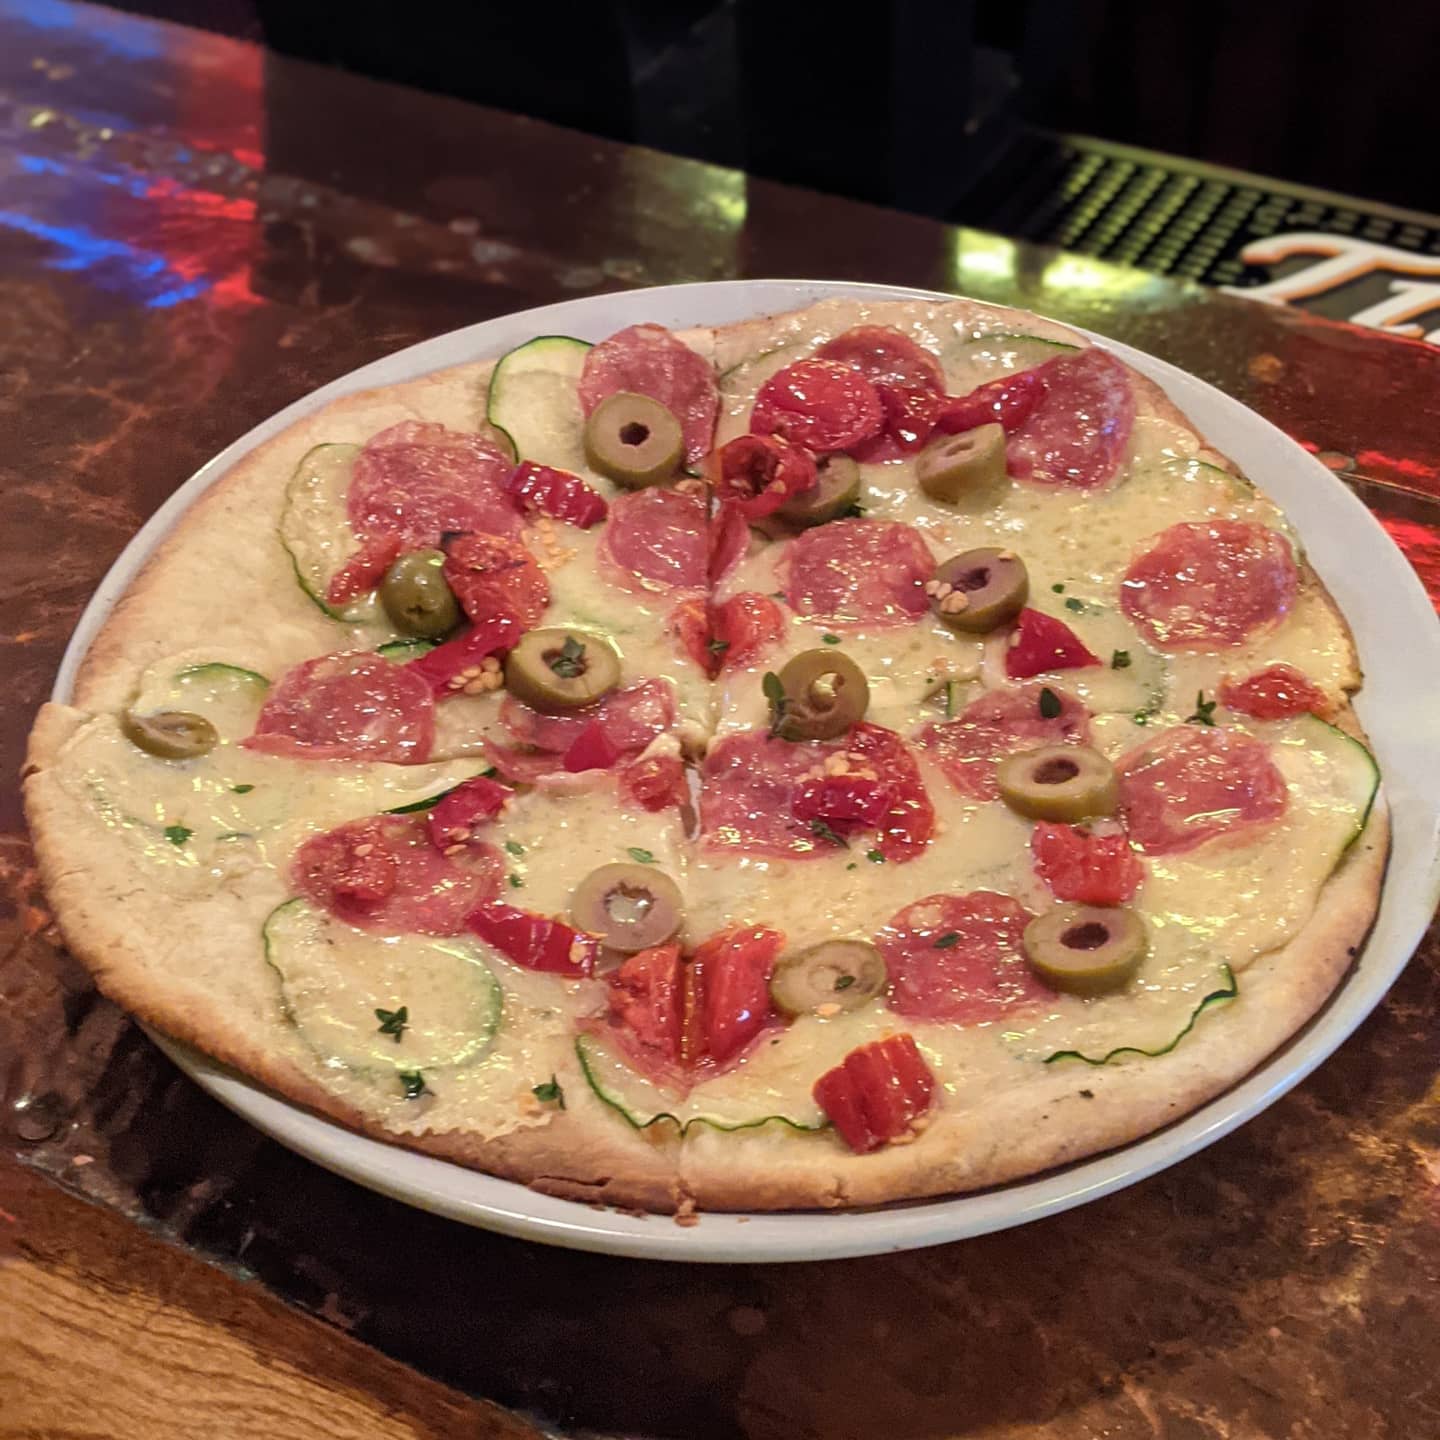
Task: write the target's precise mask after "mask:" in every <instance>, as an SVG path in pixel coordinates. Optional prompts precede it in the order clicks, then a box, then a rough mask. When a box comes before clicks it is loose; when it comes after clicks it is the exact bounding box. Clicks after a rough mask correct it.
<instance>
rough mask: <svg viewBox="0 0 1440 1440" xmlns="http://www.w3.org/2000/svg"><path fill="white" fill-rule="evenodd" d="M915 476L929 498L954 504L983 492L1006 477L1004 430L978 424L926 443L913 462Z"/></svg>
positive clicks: (994, 426)
mask: <svg viewBox="0 0 1440 1440" xmlns="http://www.w3.org/2000/svg"><path fill="white" fill-rule="evenodd" d="M915 478H916V480H918V481H919V483H920V488H921V489H922V490H923V491H924V492H925V493H926V494H927V495H928V496H929V497H930V498H931V499H932V500H940V501H943V502H944V503H945V504H947V505H954V504H956V503H958V502H959V501H961V500H963V499H965V498H966V497H967V496H971V495H977V494H983V493H985V492H986V491H988V490H990V489H992V488H993V487H995V486H997V485H999V484H1000V483H1001V481H1003V480H1004V479H1005V432H1004V430H1002V429H1001V428H1000V426H999V425H995V424H991V425H977V426H976V427H975V428H974V429H973V430H965V431H962V432H961V433H960V434H959V435H947V436H946V437H945V438H944V439H943V440H938V441H936V442H935V444H933V445H930V446H928V447H927V448H926V449H925V450H924V451H923V452H922V453H921V456H920V458H919V460H917V461H916V462H915Z"/></svg>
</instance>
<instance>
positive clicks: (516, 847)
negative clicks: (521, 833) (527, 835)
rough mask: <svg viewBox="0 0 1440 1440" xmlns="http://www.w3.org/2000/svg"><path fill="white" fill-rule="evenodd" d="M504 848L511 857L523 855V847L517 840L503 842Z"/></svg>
mask: <svg viewBox="0 0 1440 1440" xmlns="http://www.w3.org/2000/svg"><path fill="white" fill-rule="evenodd" d="M505 848H506V850H508V851H509V852H510V854H512V855H523V854H524V853H525V847H524V846H523V845H522V844H521V843H520V842H519V841H518V840H507V841H506V842H505Z"/></svg>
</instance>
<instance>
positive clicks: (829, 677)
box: [766, 649, 870, 740]
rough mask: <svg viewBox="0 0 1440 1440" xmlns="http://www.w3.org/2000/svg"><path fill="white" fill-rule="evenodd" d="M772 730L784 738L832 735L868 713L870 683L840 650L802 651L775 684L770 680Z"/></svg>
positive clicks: (810, 738) (782, 669)
mask: <svg viewBox="0 0 1440 1440" xmlns="http://www.w3.org/2000/svg"><path fill="white" fill-rule="evenodd" d="M766 698H767V699H769V701H770V722H771V730H772V732H773V733H774V734H776V735H778V736H780V738H781V739H782V740H833V739H834V738H835V737H836V736H837V735H843V734H844V733H845V732H846V731H847V730H848V729H849V728H850V727H851V726H852V725H858V724H859V723H860V721H861V720H863V719H864V718H865V710H866V707H867V706H868V705H869V704H870V685H869V682H868V681H867V680H866V679H865V673H864V671H862V670H861V669H860V667H859V666H858V665H857V664H856V663H855V662H854V661H853V660H852V659H851V658H850V657H849V656H848V655H845V654H842V653H841V652H840V651H839V650H831V649H824V650H802V651H801V652H800V653H799V654H798V655H796V656H793V657H792V658H791V659H789V660H787V661H786V662H785V664H784V666H783V667H782V668H781V671H780V674H779V677H778V682H777V684H775V685H771V684H770V683H769V679H768V677H767V681H766Z"/></svg>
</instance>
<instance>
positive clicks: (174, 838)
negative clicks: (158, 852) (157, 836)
mask: <svg viewBox="0 0 1440 1440" xmlns="http://www.w3.org/2000/svg"><path fill="white" fill-rule="evenodd" d="M194 833H195V832H194V831H193V830H187V829H186V828H185V826H183V825H167V826H166V827H165V830H164V835H165V838H166V839H167V840H168V841H169V842H170V843H171V844H172V845H174V846H176V847H179V846H181V845H183V844H184V843H185V842H186V841H187V840H188V839H189V838H190V837H191V836H192V835H193V834H194Z"/></svg>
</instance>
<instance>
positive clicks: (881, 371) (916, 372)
mask: <svg viewBox="0 0 1440 1440" xmlns="http://www.w3.org/2000/svg"><path fill="white" fill-rule="evenodd" d="M815 358H816V359H817V360H838V361H839V362H840V363H841V364H842V365H848V366H849V367H850V368H851V369H852V370H856V371H858V372H859V373H860V374H861V375H863V376H864V377H865V378H866V379H867V380H868V381H870V383H871V384H872V385H898V386H901V387H903V388H905V389H909V390H933V391H935V392H936V393H937V394H939V393H943V391H944V389H945V372H944V370H942V369H941V368H940V361H939V359H938V358H937V357H936V356H934V355H932V354H931V353H930V352H929V351H928V350H926V349H925V348H924V347H923V346H921V345H917V344H916V343H915V341H913V340H912V339H911V338H910V337H909V336H908V335H906V334H905V333H904V331H902V330H896V329H895V328H894V326H892V325H856V326H854V327H853V328H851V329H849V330H847V331H845V333H844V334H843V335H837V336H836V337H835V338H834V339H833V340H827V341H826V342H825V343H824V344H823V345H822V346H821V347H820V348H819V349H818V350H817V351H816V352H815Z"/></svg>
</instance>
